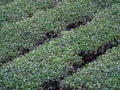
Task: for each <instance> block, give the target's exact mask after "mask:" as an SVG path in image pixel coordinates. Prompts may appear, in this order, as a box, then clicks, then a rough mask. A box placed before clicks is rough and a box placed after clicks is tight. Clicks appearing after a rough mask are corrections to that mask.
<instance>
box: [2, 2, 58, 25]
mask: <svg viewBox="0 0 120 90" xmlns="http://www.w3.org/2000/svg"><path fill="white" fill-rule="evenodd" d="M3 1H4V0H3ZM59 1H60V0H56V1H55V0H15V1H14V2H12V3H10V4H7V5H4V6H1V7H0V24H1V25H2V24H3V25H4V24H5V23H7V22H16V21H19V20H22V19H25V18H29V17H32V15H33V14H34V13H36V12H37V10H47V9H48V8H53V7H54V6H55V5H56V4H57V3H58V2H59Z"/></svg>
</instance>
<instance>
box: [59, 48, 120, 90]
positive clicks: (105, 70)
mask: <svg viewBox="0 0 120 90" xmlns="http://www.w3.org/2000/svg"><path fill="white" fill-rule="evenodd" d="M119 60H120V46H118V47H115V48H113V49H111V50H108V51H107V52H106V54H104V55H102V56H100V57H98V59H97V60H96V61H94V62H92V63H89V64H88V65H86V66H85V67H84V68H82V69H79V70H78V71H77V72H76V73H74V74H73V75H72V76H70V77H67V78H66V79H65V80H63V81H62V82H61V87H64V89H63V90H66V89H68V88H74V89H75V90H78V89H80V90H81V89H83V88H84V89H88V90H101V89H102V90H119V89H120V61H119ZM65 88H66V89H65Z"/></svg>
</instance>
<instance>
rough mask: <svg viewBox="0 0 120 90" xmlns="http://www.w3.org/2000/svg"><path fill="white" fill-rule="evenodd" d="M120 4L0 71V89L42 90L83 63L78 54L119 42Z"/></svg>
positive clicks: (6, 65) (63, 33)
mask: <svg viewBox="0 0 120 90" xmlns="http://www.w3.org/2000/svg"><path fill="white" fill-rule="evenodd" d="M119 11H120V8H119V4H118V5H114V6H112V7H111V9H105V10H104V11H103V12H100V13H99V14H97V15H96V17H95V19H94V20H93V21H92V22H91V23H90V24H88V25H87V26H82V27H80V28H77V29H74V30H72V31H69V32H62V37H61V38H58V39H55V40H51V41H50V42H46V43H44V44H43V45H41V46H39V47H38V48H36V49H35V50H33V51H32V52H30V53H28V54H27V55H25V56H23V57H21V58H18V59H16V60H13V61H12V62H10V63H7V64H4V65H3V66H2V67H0V86H1V87H0V89H5V90H7V89H21V90H25V89H33V90H34V89H37V88H40V89H42V88H43V87H40V85H41V84H42V83H43V82H45V81H47V80H51V79H53V78H55V77H59V76H61V75H62V74H66V73H67V72H68V70H72V67H71V65H72V64H73V63H82V57H81V56H78V53H79V52H80V51H82V50H86V51H89V52H92V51H95V50H97V48H98V47H100V46H102V45H104V44H105V43H106V42H109V41H112V40H114V39H120V30H119V21H118V17H119Z"/></svg>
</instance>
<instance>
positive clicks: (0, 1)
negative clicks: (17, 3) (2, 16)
mask: <svg viewBox="0 0 120 90" xmlns="http://www.w3.org/2000/svg"><path fill="white" fill-rule="evenodd" d="M13 1H14V0H0V5H6V4H8V3H10V2H13Z"/></svg>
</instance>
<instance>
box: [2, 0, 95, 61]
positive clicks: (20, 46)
mask: <svg viewBox="0 0 120 90" xmlns="http://www.w3.org/2000/svg"><path fill="white" fill-rule="evenodd" d="M21 3H22V2H21ZM79 4H81V5H79ZM96 9H97V8H95V6H94V4H93V5H92V4H89V3H88V2H84V0H81V1H79V2H74V3H65V4H64V5H61V6H59V7H57V8H56V9H51V10H47V11H39V12H38V13H36V14H35V15H34V16H33V17H32V18H30V19H26V20H23V21H19V22H16V23H12V24H6V25H4V26H3V27H2V28H1V30H0V40H1V44H0V53H1V55H0V62H8V61H10V60H11V59H14V58H16V57H18V56H20V55H21V53H24V51H26V50H27V51H29V50H33V49H34V48H35V47H37V46H38V45H39V44H40V43H43V42H44V41H45V40H46V39H47V40H48V39H50V38H52V37H53V35H54V34H56V33H59V32H60V31H64V30H65V27H66V25H67V24H68V23H72V22H75V21H78V19H79V20H80V21H82V17H83V16H84V15H85V16H92V14H93V12H94V11H95V10H96ZM11 15H12V14H11ZM51 33H52V34H53V35H50V36H49V37H48V36H46V35H47V34H51Z"/></svg>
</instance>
